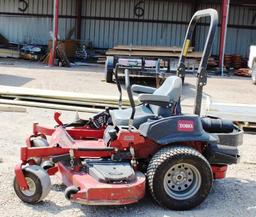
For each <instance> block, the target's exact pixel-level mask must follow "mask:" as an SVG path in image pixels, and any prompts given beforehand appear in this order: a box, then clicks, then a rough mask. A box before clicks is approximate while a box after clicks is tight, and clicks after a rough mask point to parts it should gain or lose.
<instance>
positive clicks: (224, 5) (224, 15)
mask: <svg viewBox="0 0 256 217" xmlns="http://www.w3.org/2000/svg"><path fill="white" fill-rule="evenodd" d="M228 8H229V0H222V12H221V14H222V16H221V29H220V49H219V66H220V67H221V66H222V63H223V53H224V52H225V50H224V49H225V37H226V31H227V16H228Z"/></svg>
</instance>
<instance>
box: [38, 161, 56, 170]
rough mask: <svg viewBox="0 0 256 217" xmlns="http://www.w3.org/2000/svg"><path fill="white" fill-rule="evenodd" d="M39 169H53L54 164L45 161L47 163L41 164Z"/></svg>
mask: <svg viewBox="0 0 256 217" xmlns="http://www.w3.org/2000/svg"><path fill="white" fill-rule="evenodd" d="M41 167H42V168H43V169H44V170H46V171H47V170H48V169H50V168H52V167H54V163H53V162H51V161H49V160H47V161H44V162H43V163H42V164H41Z"/></svg>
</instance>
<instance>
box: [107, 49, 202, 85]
mask: <svg viewBox="0 0 256 217" xmlns="http://www.w3.org/2000/svg"><path fill="white" fill-rule="evenodd" d="M181 51H182V48H179V47H155V46H134V45H130V46H126V45H118V46H116V47H114V48H112V49H109V50H108V51H107V52H106V56H107V60H106V64H105V76H106V82H108V83H111V82H113V75H114V71H115V70H116V66H117V65H118V73H120V75H121V76H122V75H124V70H125V69H129V70H130V74H131V77H157V76H159V75H161V76H163V77H167V76H168V74H171V72H175V71H176V70H177V65H178V60H179V56H180V54H181ZM201 57H202V52H195V51H193V48H189V50H188V59H187V60H186V63H185V65H186V69H187V70H190V71H192V72H194V71H195V70H196V69H197V68H198V65H199V61H200V59H201Z"/></svg>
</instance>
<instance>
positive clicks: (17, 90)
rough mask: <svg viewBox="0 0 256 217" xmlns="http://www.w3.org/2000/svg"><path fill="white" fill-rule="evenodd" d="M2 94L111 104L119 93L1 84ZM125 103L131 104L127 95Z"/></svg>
mask: <svg viewBox="0 0 256 217" xmlns="http://www.w3.org/2000/svg"><path fill="white" fill-rule="evenodd" d="M0 96H2V97H8V98H10V97H14V98H16V97H36V98H46V99H55V100H68V101H77V102H90V103H98V104H109V105H117V104H118V100H119V95H116V96H106V95H95V94H86V93H75V92H66V91H56V90H55V91H53V90H41V89H34V88H23V87H12V86H1V85H0ZM134 100H135V102H138V98H137V97H136V96H134ZM123 105H124V106H126V105H130V102H129V100H128V98H127V97H123Z"/></svg>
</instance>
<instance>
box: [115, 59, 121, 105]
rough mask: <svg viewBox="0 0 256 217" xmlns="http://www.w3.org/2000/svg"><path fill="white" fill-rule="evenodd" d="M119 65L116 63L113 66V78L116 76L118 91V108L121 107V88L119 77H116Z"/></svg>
mask: <svg viewBox="0 0 256 217" xmlns="http://www.w3.org/2000/svg"><path fill="white" fill-rule="evenodd" d="M119 66H120V64H118V63H117V64H116V67H115V78H116V85H117V89H118V91H119V101H118V107H119V109H122V88H121V84H120V79H119V77H118V69H119Z"/></svg>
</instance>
